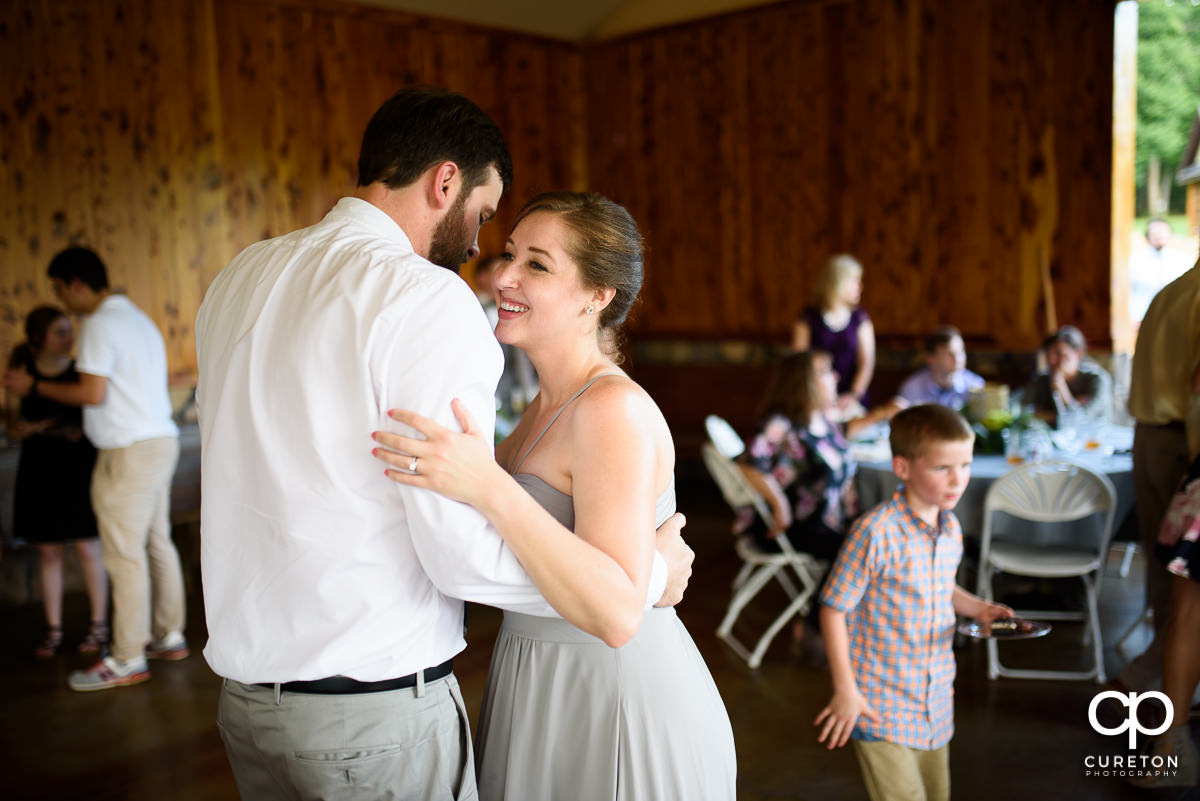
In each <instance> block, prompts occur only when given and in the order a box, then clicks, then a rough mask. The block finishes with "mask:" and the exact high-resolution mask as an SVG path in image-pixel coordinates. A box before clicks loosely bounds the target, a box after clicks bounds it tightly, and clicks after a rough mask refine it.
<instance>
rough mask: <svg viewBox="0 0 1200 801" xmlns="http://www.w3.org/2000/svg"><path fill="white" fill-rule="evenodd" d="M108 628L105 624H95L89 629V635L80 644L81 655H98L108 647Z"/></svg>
mask: <svg viewBox="0 0 1200 801" xmlns="http://www.w3.org/2000/svg"><path fill="white" fill-rule="evenodd" d="M108 640H109V633H108V626H107V624H104V623H93V624H92V625H91V626H89V627H88V632H87V634H85V635H84V637H83V639H82V640H80V642H79V653H81V654H97V653H100V651H101V650H103V649H104V647H105V646H106V645H108Z"/></svg>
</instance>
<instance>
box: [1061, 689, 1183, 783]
mask: <svg viewBox="0 0 1200 801" xmlns="http://www.w3.org/2000/svg"><path fill="white" fill-rule="evenodd" d="M1148 698H1149V699H1153V700H1155V701H1158V702H1159V703H1161V704H1162V709H1163V711H1164V714H1163V716H1162V719H1161V721H1160V722H1159V724H1158V725H1157V726H1146V725H1145V724H1144V723H1143V722H1142V720H1141V718H1140V717H1139V716H1138V707H1139V705H1140V704H1141V703H1142V701H1145V700H1146V699H1148ZM1106 699H1112V700H1113V702H1114V703H1116V704H1120V705H1121V706H1123V707H1124V711H1123V712H1121V713H1120V714H1122V715H1124V716H1125V717H1124V719H1122V720H1121V722H1120V723H1119V724H1118V725H1115V726H1106V725H1104V723H1103V722H1101V720H1100V718H1099V714H1098V710H1099V709H1100V705H1101V704H1102V703H1103V702H1104V701H1105V700H1106ZM1152 706H1154V705H1152ZM1174 717H1175V715H1174V710H1173V708H1172V706H1171V701H1170V700H1169V699H1168V698H1167V696H1166V695H1164V694H1163V693H1161V692H1158V691H1150V692H1144V693H1135V692H1130V693H1120V692H1117V691H1115V690H1106V691H1104V692H1101V693H1097V694H1096V696H1095V697H1094V698H1092V702H1091V704H1089V705H1088V723H1090V724H1091V726H1092V729H1094V730H1095V731H1096V732H1098V733H1100V734H1104V735H1109V736H1116V735H1120V734H1124V733H1126V732H1128V745H1129V752H1128V753H1125V754H1088V755H1087V756H1085V757H1084V758H1083V775H1084V776H1101V777H1107V776H1115V777H1119V778H1131V777H1160V776H1163V777H1165V776H1175V775H1176V774H1177V773H1178V770H1179V757H1177V756H1174V755H1171V756H1163V755H1160V754H1149V753H1137V752H1136V750H1135V749H1136V748H1137V746H1138V742H1137V735H1138V734H1143V735H1145V736H1146V737H1154V736H1156V735H1159V734H1162V733H1163V732H1165V731H1166V730H1167V729H1168V728H1170V726H1171V721H1172V720H1173V719H1174Z"/></svg>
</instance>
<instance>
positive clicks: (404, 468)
mask: <svg viewBox="0 0 1200 801" xmlns="http://www.w3.org/2000/svg"><path fill="white" fill-rule="evenodd" d="M451 408H452V409H453V410H454V416H455V417H456V418H457V419H458V422H459V424H460V425H461V426H462V428H463V430H462V433H459V432H456V431H451V430H450V429H448V428H444V427H443V426H440V425H438V424H437V423H435V422H434V421H433V420H430V419H429V418H427V417H422V416H421V415H419V414H417V413H416V412H409V411H405V410H402V409H393V410H391V411H390V412H388V416H389V417H391V418H392V419H393V420H396V421H399V422H401V423H404V424H405V425H407V426H410V427H411V428H414V429H416V431H417V433H418V434H419V435H420V436H421V437H423V438H417V437H406V436H403V435H401V434H395V433H390V432H387V431H376V432H375V433H373V434H372V435H371V438H372V439H374V440H375V442H376V443H378V444H379V445H380V446H382V447H377V448H375V449H374V450H372V451H371V453H372V455H374V456H375V458H377V459H379V460H380V461H383V462H386V463H387V464H388V465H390V467H391V469H389V470H387V471H386V472H387V477H388V478H390V479H391V480H392V481H395V482H396V483H397V484H404V485H407V486H410V487H421V488H423V489H431V490H433V491H434V492H436V493H438V494H439V495H444V496H446V497H447V498H451V499H453V500H456V501H462V502H464V503H469V504H471V505H472V506H475V507H476V508H479V507H480V505H481V500H482V499H483V498H486V497H487V494H488V489H487V488H488V487H492V486H495V483H494V482H496V481H501V480H505V479H507V478H508V474H507V473H505V472H504V469H503V468H502V467H500V465H498V464H496V460H495V457H494V455H493V453H492V444H491V439H490V438H489V437H487V436H485V435H484V433H483V432H482V431H480V430H479V425H478V424H477V423H476V422H475V419H474V418H473V417H471V414H470V412H468V411H467V408H466V406H464V405H463V403H462V401H460V400H458V399H457V398H455V399H454V402H453V403H451ZM418 468H419V469H418Z"/></svg>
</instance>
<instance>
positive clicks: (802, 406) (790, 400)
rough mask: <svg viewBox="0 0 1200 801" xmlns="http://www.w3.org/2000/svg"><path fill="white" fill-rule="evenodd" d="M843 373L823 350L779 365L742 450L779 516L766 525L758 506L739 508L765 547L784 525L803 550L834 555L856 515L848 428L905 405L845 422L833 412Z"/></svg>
mask: <svg viewBox="0 0 1200 801" xmlns="http://www.w3.org/2000/svg"><path fill="white" fill-rule="evenodd" d="M837 380H838V376H837V373H836V372H834V370H833V365H832V360H831V359H830V356H829V354H828V353H825V352H824V351H819V350H817V351H803V352H800V353H793V354H791V355H789V356H786V357H785V358H784V359H783V361H781V362H780V363H779V365H778V367H777V368H776V370H775V375H774V376H773V378H772V381H771V385H770V387H769V388H768V390H767V397H766V399H765V400H764V402H763V410H762V412H763V413H762V424H761V426H760V428H759V431H758V433H757V435H756V436H755V437H754V438H753V440H752V441H751V442H750V446H749V447H748V448H747V449H746V453H745V454H744V455H743V457H742V463H741V467H742V471H743V472H744V473H745V474H746V476H747V478H748V479H749V480H750V482H751V483H752V484H753V485H754V486H755V488H756V489H757V490H758V491H759V492H760V493H761V494H762V496H763V497H764V498H765V499H766V501H767V503H768V504H769V505H770V507H771V511H772V513H773V514H774V517H775V520H776V527H775V529H774V530H772V531H767V529H766V526H765V525H764V524H763V523H762V522H761V521H758V520H757V518H756V517H755V515H754V513H753V510H745V511H744V512H743V513H742V514H741V515H739V523H738V531H739V532H741V531H745V532H747V533H749V534H751V535H752V536H753V537H754V538H755V541H756V543H757V544H758V545H759V546H760V547H762V548H764V549H767V550H777V548H778V546H777V545H775V543H774V542H772V540H774V538H775V537H776V536H778V534H779V532H780V531H786V532H787V535H788V540H789V541H790V542H791V543H792V545H793V546H794V547H795V548H796V549H797V550H800V551H805V552H807V553H810V554H812V555H813V556H815V557H816V558H817V559H822V560H826V561H832V560H833V558H834V557H835V556H836V555H837V551H838V548H839V547H840V546H841V544H842V539H843V538H844V537H845V533H846V531H847V530H848V529H849V527H850V523H851V522H852V521H853V520H854V518H855V517H856V516H857V515H858V511H859V509H858V496H857V493H856V492H855V489H854V472H855V464H854V460H853V459H852V458H851V457H850V454H849V443H848V442H847V436H851V437H852V436H853V435H854V434H855V433H856V432H857V431H859V430H861V429H863V428H866V427H868V426H870V425H873V424H874V423H877V422H879V421H881V420H887V419H889V418H890V417H891V416H892V415H893V414H895V413H896V412H897V411H898V410H899V407H900V404H899V403H898V402H895V401H893V402H892V403H889V404H885V405H884V406H880V407H877V408H875V409H872V410H871V411H869V412H867V414H866V415H864V416H863V417H860V418H857V419H855V420H851V421H849V422H847V423H845V424H844V428H842V427H839V425H838V424H836V423H833V422H831V421H830V419H829V412H831V411H832V410H833V409H834V408H835V406H836V404H837Z"/></svg>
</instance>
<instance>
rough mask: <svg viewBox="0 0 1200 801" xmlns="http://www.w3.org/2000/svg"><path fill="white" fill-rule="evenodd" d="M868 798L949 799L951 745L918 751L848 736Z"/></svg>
mask: <svg viewBox="0 0 1200 801" xmlns="http://www.w3.org/2000/svg"><path fill="white" fill-rule="evenodd" d="M851 742H852V743H854V755H855V756H857V757H858V764H859V767H861V768H862V773H863V782H864V783H865V784H866V785H867V795H868V796H870V798H871V801H950V746H949V745H943V746H942V747H941V748H936V749H934V750H933V751H921V750H918V749H916V748H909V747H908V746H904V745H896V744H895V743H889V742H887V741H886V740H874V741H872V742H864V741H863V740H851Z"/></svg>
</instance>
